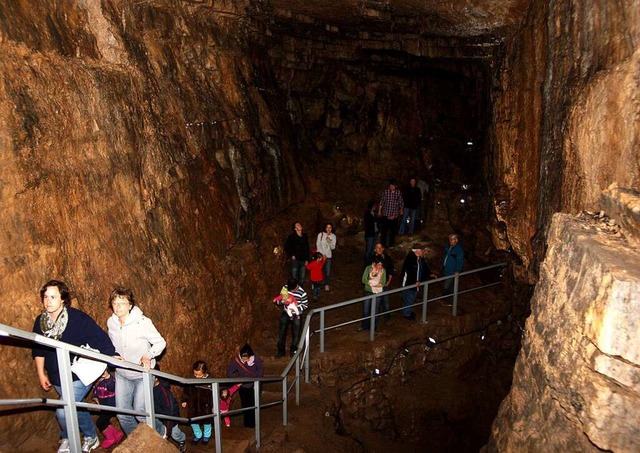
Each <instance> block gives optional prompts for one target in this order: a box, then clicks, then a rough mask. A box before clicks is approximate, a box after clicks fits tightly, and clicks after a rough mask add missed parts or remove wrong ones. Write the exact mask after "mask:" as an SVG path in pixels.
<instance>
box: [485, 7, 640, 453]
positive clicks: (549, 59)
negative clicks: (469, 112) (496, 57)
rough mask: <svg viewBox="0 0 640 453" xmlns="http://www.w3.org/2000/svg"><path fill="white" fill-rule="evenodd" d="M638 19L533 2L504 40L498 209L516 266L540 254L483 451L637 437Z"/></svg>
mask: <svg viewBox="0 0 640 453" xmlns="http://www.w3.org/2000/svg"><path fill="white" fill-rule="evenodd" d="M639 18H640V5H638V4H637V3H634V2H606V1H596V2H588V3H585V2H576V1H570V0H567V1H559V2H545V3H541V2H533V3H532V9H531V10H530V13H529V15H528V17H527V18H526V20H525V22H524V24H523V27H522V31H521V32H520V33H518V34H516V35H514V38H513V40H512V41H510V42H509V43H508V45H507V49H508V50H507V53H506V56H507V58H506V59H505V67H504V68H503V70H502V73H501V74H502V77H501V83H502V86H503V89H502V90H501V94H500V95H499V96H497V97H496V104H495V110H496V125H495V131H496V141H497V148H498V150H499V153H498V156H497V161H496V162H497V164H498V169H499V171H498V172H497V173H496V176H497V182H496V185H497V187H498V188H499V190H502V192H501V193H502V197H501V198H497V199H496V210H497V212H498V214H499V216H500V217H501V218H502V219H504V221H505V224H506V225H507V231H508V235H509V239H510V242H511V244H512V245H513V247H514V250H515V251H516V252H517V253H518V255H519V256H521V257H522V258H523V263H524V264H525V266H524V267H526V265H527V264H529V265H530V266H529V271H525V272H522V273H521V275H522V276H523V277H525V278H529V279H530V280H531V281H535V279H536V276H535V275H534V271H535V269H536V266H535V263H536V261H538V260H541V259H542V258H544V262H543V263H542V265H541V267H540V276H539V281H538V284H537V286H536V290H535V295H534V297H533V300H532V315H531V317H530V318H529V319H528V321H527V326H526V332H525V339H524V340H523V348H522V350H521V352H520V356H519V358H518V361H517V362H516V367H515V371H514V383H513V387H512V390H511V393H510V395H509V396H508V397H507V398H506V399H505V400H504V401H503V403H502V406H501V409H500V412H499V414H498V417H497V418H496V421H495V422H494V425H493V433H492V438H491V440H490V442H489V444H488V446H487V450H488V451H539V450H540V449H545V450H548V451H637V450H638V448H639V447H638V440H637V439H638V428H637V427H638V421H639V419H638V411H637V407H638V405H639V403H640V400H639V398H640V396H639V395H640V392H639V389H638V382H640V374H639V372H638V370H639V369H640V368H639V366H638V365H639V363H638V346H637V344H635V343H636V341H635V339H636V338H637V336H638V333H639V331H638V325H639V324H640V323H639V320H638V318H637V312H638V308H639V304H640V300H639V299H638V294H639V292H638V285H639V283H640V279H639V277H640V275H639V274H638V269H640V266H638V265H639V264H640V258H639V256H640V255H639V254H638V249H637V243H638V242H637V241H638V238H637V231H638V226H637V206H638V204H637V203H638V201H637V194H638V188H639V187H640V186H639V184H638V173H639V171H640V166H639V164H638V162H639V161H640V159H639V157H640V153H639V151H638V150H639V148H638V146H637V145H638V138H639V137H640V122H639V121H638V113H637V112H638V110H639V109H638V99H639V96H638V94H639V93H640V82H639V80H640V78H639V77H638V68H639V67H640V64H639V63H640V59H639V58H638V57H639V56H640V52H639V49H640V41H639V39H638V38H639V33H640V26H639V25H638V24H640V21H639V20H638V19H639ZM518 84H519V85H520V87H521V88H520V89H519V90H518V89H514V87H515V85H518ZM522 153H524V154H526V155H528V156H529V160H526V159H524V154H522ZM610 185H611V190H609V191H607V195H606V196H604V197H603V198H602V199H601V196H602V195H601V194H602V192H603V190H604V189H607V188H608V187H609V186H610ZM617 186H620V188H618V187H617ZM498 193H500V192H498ZM630 200H635V201H633V202H630ZM601 209H604V210H606V213H602V214H599V215H598V216H596V217H597V218H598V220H597V222H596V223H595V224H594V223H593V221H592V219H591V217H590V216H589V215H584V214H583V215H582V216H581V217H576V216H575V214H577V213H578V212H579V211H580V210H590V211H595V212H598V211H600V210H601ZM557 211H564V212H566V213H569V214H555V215H554V216H553V220H551V219H552V215H553V213H554V212H557ZM605 214H609V215H611V217H613V219H612V220H611V221H607V222H602V219H605V220H606V219H607V217H606V216H605ZM549 224H550V227H548V225H549ZM620 224H621V225H623V228H621V227H620V226H619V225H620ZM609 227H611V228H609ZM547 228H549V229H548V230H547ZM545 252H546V253H545ZM524 267H523V268H524Z"/></svg>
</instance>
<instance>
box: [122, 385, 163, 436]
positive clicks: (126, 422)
mask: <svg viewBox="0 0 640 453" xmlns="http://www.w3.org/2000/svg"><path fill="white" fill-rule="evenodd" d="M116 407H118V408H122V409H133V410H136V411H145V410H146V409H145V407H144V385H143V381H142V377H141V378H140V379H127V378H126V377H124V376H121V375H119V374H117V373H116ZM118 421H119V422H120V426H122V430H123V431H124V433H125V434H126V435H127V436H128V435H129V434H131V433H132V432H133V430H134V429H136V428H137V427H138V423H145V421H146V420H145V418H144V417H143V416H140V417H134V416H133V415H128V414H118ZM155 428H156V431H157V432H158V434H160V435H161V436H162V435H164V426H163V424H162V422H161V421H160V420H158V419H156V426H155Z"/></svg>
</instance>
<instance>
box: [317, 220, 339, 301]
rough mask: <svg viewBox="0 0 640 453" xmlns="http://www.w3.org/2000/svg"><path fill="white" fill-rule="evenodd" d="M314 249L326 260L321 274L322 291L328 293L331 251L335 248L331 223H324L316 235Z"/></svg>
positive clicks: (334, 237) (334, 236)
mask: <svg viewBox="0 0 640 453" xmlns="http://www.w3.org/2000/svg"><path fill="white" fill-rule="evenodd" d="M316 248H317V249H318V252H320V253H322V254H323V255H324V256H325V258H326V261H325V262H324V267H323V268H322V272H323V274H324V290H325V291H329V285H330V275H331V258H332V257H333V250H334V249H335V248H336V235H335V233H334V232H333V224H332V223H331V222H327V223H325V224H324V226H323V227H322V231H321V232H320V233H318V237H317V238H316Z"/></svg>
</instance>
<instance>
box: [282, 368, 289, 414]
mask: <svg viewBox="0 0 640 453" xmlns="http://www.w3.org/2000/svg"><path fill="white" fill-rule="evenodd" d="M287 384H288V382H287V376H284V377H283V378H282V426H287V424H288V423H289V422H288V420H289V395H287Z"/></svg>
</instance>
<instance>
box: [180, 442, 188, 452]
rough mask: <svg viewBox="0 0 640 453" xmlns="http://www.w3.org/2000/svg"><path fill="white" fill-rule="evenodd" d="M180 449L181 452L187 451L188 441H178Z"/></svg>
mask: <svg viewBox="0 0 640 453" xmlns="http://www.w3.org/2000/svg"><path fill="white" fill-rule="evenodd" d="M178 450H179V451H180V453H186V451H187V443H186V442H185V441H182V442H178Z"/></svg>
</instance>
